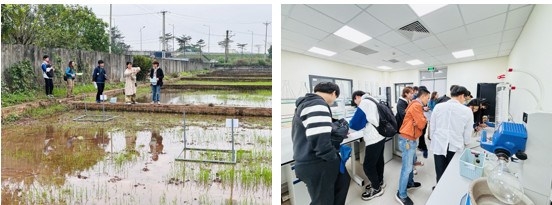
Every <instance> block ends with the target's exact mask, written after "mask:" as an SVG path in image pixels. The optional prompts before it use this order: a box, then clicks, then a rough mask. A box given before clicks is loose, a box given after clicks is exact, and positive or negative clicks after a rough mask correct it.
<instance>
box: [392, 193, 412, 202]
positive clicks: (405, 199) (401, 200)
mask: <svg viewBox="0 0 552 205" xmlns="http://www.w3.org/2000/svg"><path fill="white" fill-rule="evenodd" d="M395 199H396V200H397V201H398V202H399V204H401V205H414V202H412V200H410V197H408V196H407V197H406V198H404V199H402V198H401V197H400V196H399V193H398V192H397V194H395Z"/></svg>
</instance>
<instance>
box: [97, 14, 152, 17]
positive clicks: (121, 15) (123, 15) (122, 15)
mask: <svg viewBox="0 0 552 205" xmlns="http://www.w3.org/2000/svg"><path fill="white" fill-rule="evenodd" d="M151 14H157V13H139V14H120V15H112V16H114V17H125V16H143V15H151ZM96 16H109V15H98V14H96Z"/></svg>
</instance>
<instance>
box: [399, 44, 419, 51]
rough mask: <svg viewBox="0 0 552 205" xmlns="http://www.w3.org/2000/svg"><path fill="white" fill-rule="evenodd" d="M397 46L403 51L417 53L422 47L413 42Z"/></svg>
mask: <svg viewBox="0 0 552 205" xmlns="http://www.w3.org/2000/svg"><path fill="white" fill-rule="evenodd" d="M395 48H397V49H399V50H401V51H402V52H405V53H415V52H420V49H419V48H418V47H416V45H414V44H413V43H406V44H403V45H400V46H396V47H395Z"/></svg>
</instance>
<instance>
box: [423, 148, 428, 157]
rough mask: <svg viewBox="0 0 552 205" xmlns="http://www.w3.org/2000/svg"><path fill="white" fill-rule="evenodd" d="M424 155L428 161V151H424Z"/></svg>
mask: <svg viewBox="0 0 552 205" xmlns="http://www.w3.org/2000/svg"><path fill="white" fill-rule="evenodd" d="M423 155H424V158H426V159H427V150H424V152H423Z"/></svg>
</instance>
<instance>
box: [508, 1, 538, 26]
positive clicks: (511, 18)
mask: <svg viewBox="0 0 552 205" xmlns="http://www.w3.org/2000/svg"><path fill="white" fill-rule="evenodd" d="M532 9H533V6H526V7H523V8H519V9H516V10H513V11H510V12H508V18H507V20H506V27H505V29H511V28H515V27H519V26H523V25H525V22H527V18H529V14H531V11H532Z"/></svg>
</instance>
